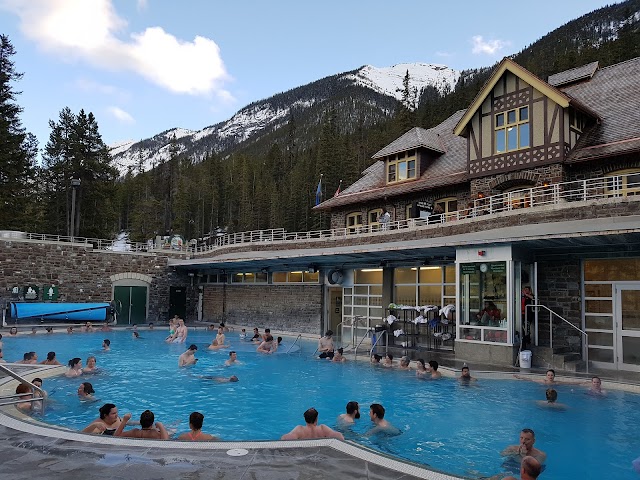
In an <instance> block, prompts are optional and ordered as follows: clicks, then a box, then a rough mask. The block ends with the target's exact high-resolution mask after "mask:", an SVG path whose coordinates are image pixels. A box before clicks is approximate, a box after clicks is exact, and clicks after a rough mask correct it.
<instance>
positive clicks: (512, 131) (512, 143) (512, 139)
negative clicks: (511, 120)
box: [507, 127, 518, 150]
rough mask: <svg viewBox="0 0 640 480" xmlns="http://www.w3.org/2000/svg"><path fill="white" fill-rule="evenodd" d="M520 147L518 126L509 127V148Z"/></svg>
mask: <svg viewBox="0 0 640 480" xmlns="http://www.w3.org/2000/svg"><path fill="white" fill-rule="evenodd" d="M517 148H518V129H517V127H509V128H507V150H516V149H517Z"/></svg>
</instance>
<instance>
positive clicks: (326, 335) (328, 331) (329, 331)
mask: <svg viewBox="0 0 640 480" xmlns="http://www.w3.org/2000/svg"><path fill="white" fill-rule="evenodd" d="M331 335H333V330H327V332H326V333H325V334H324V336H325V337H330V336H331Z"/></svg>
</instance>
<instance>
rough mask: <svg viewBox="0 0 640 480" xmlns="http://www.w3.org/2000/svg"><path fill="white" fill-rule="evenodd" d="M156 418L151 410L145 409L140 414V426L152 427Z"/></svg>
mask: <svg viewBox="0 0 640 480" xmlns="http://www.w3.org/2000/svg"><path fill="white" fill-rule="evenodd" d="M154 420H155V416H154V415H153V412H152V411H151V410H145V411H144V412H142V413H141V414H140V426H141V427H142V428H151V426H152V425H153V421H154Z"/></svg>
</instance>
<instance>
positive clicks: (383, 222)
mask: <svg viewBox="0 0 640 480" xmlns="http://www.w3.org/2000/svg"><path fill="white" fill-rule="evenodd" d="M390 221H391V215H390V214H389V212H388V211H387V209H386V208H383V209H382V213H381V214H380V217H379V218H378V223H379V224H380V229H381V230H382V231H386V230H388V229H389V222H390Z"/></svg>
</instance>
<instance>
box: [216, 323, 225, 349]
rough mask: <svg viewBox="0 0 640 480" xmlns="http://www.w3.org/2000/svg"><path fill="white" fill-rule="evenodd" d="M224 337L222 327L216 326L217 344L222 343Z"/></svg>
mask: <svg viewBox="0 0 640 480" xmlns="http://www.w3.org/2000/svg"><path fill="white" fill-rule="evenodd" d="M225 339H226V337H225V335H224V328H222V327H218V334H217V335H216V340H218V345H224V341H225Z"/></svg>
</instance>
